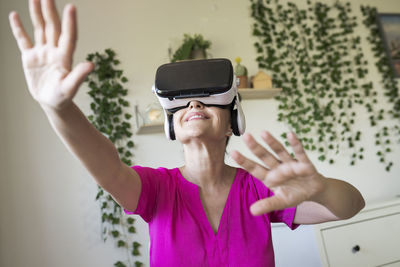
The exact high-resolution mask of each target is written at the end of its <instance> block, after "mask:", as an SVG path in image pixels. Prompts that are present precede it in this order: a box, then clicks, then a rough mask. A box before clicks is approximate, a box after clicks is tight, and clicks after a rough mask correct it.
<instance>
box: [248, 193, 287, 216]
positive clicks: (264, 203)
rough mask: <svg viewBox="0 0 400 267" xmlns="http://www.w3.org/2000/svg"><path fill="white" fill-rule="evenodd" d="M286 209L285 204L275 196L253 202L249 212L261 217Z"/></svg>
mask: <svg viewBox="0 0 400 267" xmlns="http://www.w3.org/2000/svg"><path fill="white" fill-rule="evenodd" d="M284 208H286V205H285V203H284V202H283V201H282V200H281V199H279V198H278V197H277V196H272V197H267V198H264V199H261V200H259V201H257V202H255V203H254V204H253V205H251V206H250V212H251V213H252V214H253V215H262V214H265V213H268V212H271V211H274V210H282V209H284Z"/></svg>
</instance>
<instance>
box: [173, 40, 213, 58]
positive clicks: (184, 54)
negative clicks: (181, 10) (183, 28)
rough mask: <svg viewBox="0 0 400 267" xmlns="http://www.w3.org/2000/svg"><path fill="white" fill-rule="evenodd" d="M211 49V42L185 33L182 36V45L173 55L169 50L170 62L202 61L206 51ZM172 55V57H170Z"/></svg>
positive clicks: (205, 56)
mask: <svg viewBox="0 0 400 267" xmlns="http://www.w3.org/2000/svg"><path fill="white" fill-rule="evenodd" d="M210 47H211V41H209V40H205V39H204V37H203V35H201V34H194V35H193V36H192V35H190V34H187V33H185V34H184V35H183V42H182V45H181V46H180V47H179V48H178V49H177V50H176V51H175V52H174V53H173V55H172V50H171V48H170V49H169V55H170V60H171V62H176V61H179V60H186V59H204V58H207V49H209V48H210ZM171 55H172V56H171Z"/></svg>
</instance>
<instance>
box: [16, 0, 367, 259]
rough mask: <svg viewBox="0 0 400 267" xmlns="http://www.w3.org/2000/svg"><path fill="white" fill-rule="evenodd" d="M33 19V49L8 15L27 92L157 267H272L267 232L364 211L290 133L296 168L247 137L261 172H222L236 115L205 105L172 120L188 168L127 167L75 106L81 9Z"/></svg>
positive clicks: (37, 9) (270, 141) (353, 193)
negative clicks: (134, 221) (133, 217)
mask: <svg viewBox="0 0 400 267" xmlns="http://www.w3.org/2000/svg"><path fill="white" fill-rule="evenodd" d="M30 14H31V18H32V23H33V27H34V39H35V45H34V44H33V43H32V41H31V40H30V38H29V37H28V35H27V34H26V32H25V30H24V28H23V26H22V24H21V22H20V19H19V18H18V14H17V13H16V12H12V13H10V24H11V28H12V31H13V34H14V36H15V38H16V41H17V43H18V46H19V48H20V51H21V53H22V62H23V68H24V72H25V76H26V80H27V84H28V88H29V91H30V93H31V94H32V96H33V98H34V99H35V100H36V101H37V102H38V103H39V104H40V105H41V107H42V108H43V110H44V112H45V114H46V115H47V117H48V119H49V121H50V123H51V125H52V127H53V128H54V130H55V131H56V132H57V134H58V135H59V137H60V138H61V140H62V141H63V142H64V143H65V145H66V146H67V147H68V149H69V150H70V151H71V152H72V153H73V154H74V155H75V156H77V157H78V158H79V159H80V161H81V162H82V163H83V164H84V166H85V167H86V168H87V170H88V171H89V172H90V173H91V175H92V176H93V177H94V179H95V180H96V182H97V183H98V184H99V185H100V186H101V187H103V188H104V189H105V190H107V191H108V192H109V193H110V194H111V195H112V196H113V197H114V199H115V200H116V201H117V202H118V203H119V204H120V205H121V206H122V207H124V209H125V210H126V211H127V212H128V213H132V212H135V213H137V214H139V215H141V216H142V217H143V218H144V219H145V220H146V221H147V222H148V223H149V225H150V236H151V251H150V257H151V264H152V265H154V266H171V265H175V266H273V265H274V258H273V250H272V243H271V236H270V225H269V224H270V222H273V221H282V222H285V223H286V224H288V225H289V226H290V227H291V228H295V227H296V226H297V225H298V224H312V223H320V222H325V221H331V220H339V219H345V218H350V217H352V216H353V215H355V214H356V213H357V212H358V211H360V210H361V209H362V208H363V206H364V200H363V198H362V196H361V194H360V193H359V192H358V190H357V189H355V188H354V187H353V186H351V185H350V184H348V183H346V182H343V181H340V180H336V179H332V178H326V177H324V176H323V175H322V174H320V173H319V172H317V170H316V169H315V167H314V166H313V164H312V163H311V162H310V160H309V159H308V157H307V155H306V154H305V152H304V149H303V147H302V145H301V144H300V142H299V140H298V139H297V138H296V136H295V135H294V134H293V133H290V134H289V135H288V140H289V142H290V144H291V146H292V147H293V151H294V154H295V156H296V159H293V158H292V157H291V155H290V154H289V153H288V152H287V151H286V150H285V149H284V147H283V146H282V145H281V144H280V143H279V142H278V141H277V140H276V139H275V138H274V137H273V136H271V135H270V134H269V133H268V132H264V133H263V134H262V136H261V137H262V138H263V140H264V141H265V142H266V143H267V145H268V146H269V147H270V148H271V149H272V150H273V151H274V152H275V154H276V156H274V155H273V154H271V153H270V152H269V151H268V150H267V149H266V148H264V147H263V146H262V145H260V144H258V143H257V142H256V141H255V140H254V138H253V137H252V136H251V135H250V134H245V135H244V138H243V140H244V142H245V143H246V145H247V146H248V147H249V148H250V150H251V151H252V152H253V153H254V154H255V155H256V156H257V157H258V158H259V159H260V160H261V161H262V162H263V163H264V164H265V165H261V164H258V163H255V162H254V161H252V160H250V159H248V158H246V157H244V156H243V155H241V154H240V153H239V152H237V151H235V152H233V153H232V155H231V156H232V157H233V158H234V160H235V161H236V162H237V163H238V164H239V165H241V166H242V167H243V169H236V168H233V167H231V166H228V165H226V164H225V163H224V155H225V143H226V139H227V138H228V137H229V136H231V135H232V129H231V126H230V112H229V110H227V109H223V108H219V107H208V106H205V105H204V104H202V103H201V102H199V101H191V102H190V103H189V105H188V107H186V108H184V109H181V110H179V111H177V112H176V113H175V114H174V116H173V120H174V121H173V122H174V131H175V135H176V139H178V140H179V141H180V142H181V143H182V144H183V148H184V155H185V165H184V166H182V167H181V168H176V169H165V168H159V169H151V168H145V167H139V166H135V167H132V168H130V167H128V166H126V165H125V164H124V163H122V162H121V161H120V159H119V157H118V153H117V150H116V149H115V147H114V146H113V144H112V143H111V142H110V141H109V140H108V139H107V138H105V137H104V136H103V135H102V134H101V133H100V132H98V131H97V130H96V129H95V128H94V127H93V126H92V125H91V124H90V122H89V121H88V120H87V119H86V117H85V115H84V114H83V113H82V112H81V111H80V110H79V108H78V107H77V106H76V105H75V104H74V103H73V101H72V99H73V97H74V95H75V94H76V92H77V90H78V88H79V86H80V85H81V83H82V82H83V81H84V79H85V77H86V76H87V75H88V74H89V73H90V72H91V71H92V70H93V65H92V63H89V62H84V63H80V64H78V65H77V66H76V67H74V68H73V69H72V57H73V52H74V49H75V44H76V10H75V7H74V6H72V5H67V6H66V7H65V9H64V14H63V21H62V24H61V23H60V19H59V17H58V14H57V11H56V8H55V4H54V1H53V0H42V1H40V0H30ZM256 178H257V179H256ZM257 215H261V216H257Z"/></svg>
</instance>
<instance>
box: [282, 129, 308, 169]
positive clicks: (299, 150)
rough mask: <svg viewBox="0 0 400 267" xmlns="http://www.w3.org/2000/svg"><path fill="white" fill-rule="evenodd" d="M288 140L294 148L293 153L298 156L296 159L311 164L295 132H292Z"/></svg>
mask: <svg viewBox="0 0 400 267" xmlns="http://www.w3.org/2000/svg"><path fill="white" fill-rule="evenodd" d="M288 140H289V143H290V145H291V147H292V148H293V152H294V154H295V155H296V158H297V159H298V160H299V161H301V162H305V163H310V162H311V161H310V159H309V158H308V156H307V154H306V152H305V150H304V148H303V145H302V144H301V142H300V140H299V139H298V138H297V136H296V135H295V134H294V133H293V132H290V133H289V134H288Z"/></svg>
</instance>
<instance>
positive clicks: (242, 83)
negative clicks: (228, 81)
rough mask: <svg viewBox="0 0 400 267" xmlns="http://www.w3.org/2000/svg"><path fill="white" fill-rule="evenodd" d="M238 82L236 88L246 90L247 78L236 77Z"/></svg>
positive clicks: (243, 76)
mask: <svg viewBox="0 0 400 267" xmlns="http://www.w3.org/2000/svg"><path fill="white" fill-rule="evenodd" d="M236 78H237V79H238V80H239V84H238V86H237V88H248V87H249V86H248V78H247V76H245V75H242V76H237V77H236Z"/></svg>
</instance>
